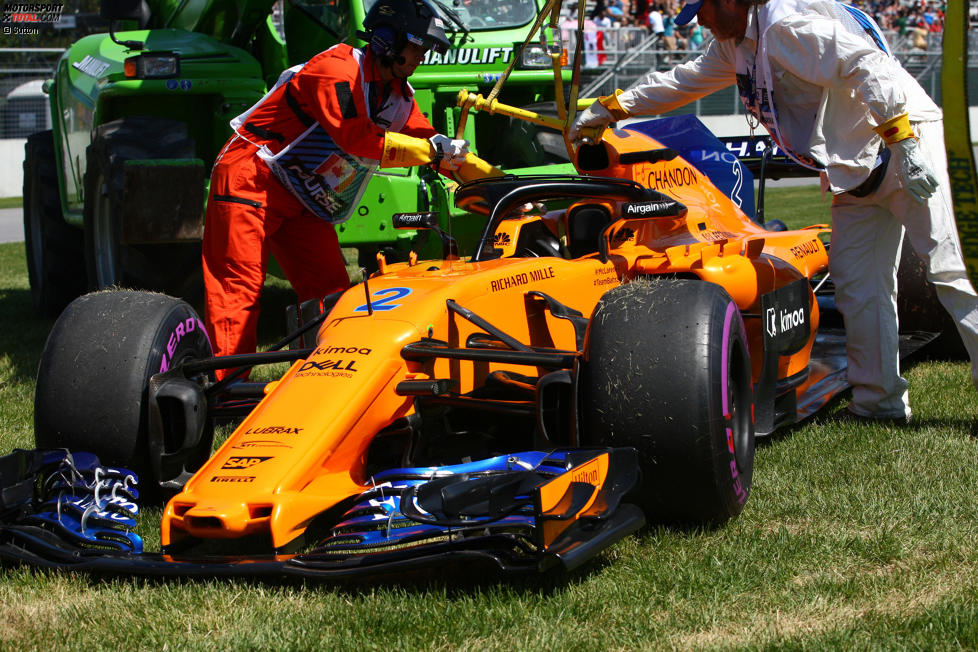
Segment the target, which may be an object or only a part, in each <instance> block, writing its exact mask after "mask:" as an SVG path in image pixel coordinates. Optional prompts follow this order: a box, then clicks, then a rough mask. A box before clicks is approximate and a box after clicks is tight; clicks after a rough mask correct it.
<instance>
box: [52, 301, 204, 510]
mask: <svg viewBox="0 0 978 652" xmlns="http://www.w3.org/2000/svg"><path fill="white" fill-rule="evenodd" d="M211 355H212V354H211V346H210V340H209V339H208V337H207V333H206V331H205V330H204V326H203V323H202V322H201V320H200V318H199V317H198V316H197V313H196V312H194V310H193V308H191V307H190V305H189V304H187V303H186V302H184V301H182V300H179V299H175V298H173V297H168V296H166V295H163V294H155V293H150V292H137V291H132V290H115V291H103V292H94V293H91V294H86V295H83V296H81V297H78V298H77V299H75V300H74V301H73V302H72V303H71V304H69V305H68V307H67V308H65V310H64V312H62V313H61V316H60V317H59V318H58V320H57V321H56V322H55V324H54V327H53V328H52V330H51V333H50V334H49V335H48V339H47V342H46V343H45V345H44V350H43V351H42V353H41V361H40V364H39V366H38V372H37V386H36V388H35V393H34V429H35V439H36V443H37V446H38V447H39V448H67V449H69V450H72V451H89V452H92V453H95V454H96V455H98V457H99V460H101V461H102V462H103V463H104V464H109V465H117V466H123V467H126V468H129V469H131V470H133V471H135V472H136V473H137V474H139V476H140V493H141V495H142V496H145V497H148V498H149V499H150V500H151V501H158V500H161V499H162V498H164V497H165V495H164V493H165V492H164V490H163V488H162V487H161V486H160V485H162V484H167V483H169V484H168V486H169V487H170V488H173V487H174V486H176V485H174V484H173V483H174V482H176V483H177V484H182V481H185V480H186V478H187V477H189V473H190V472H192V471H194V470H196V469H197V468H199V467H200V466H201V465H202V464H203V462H204V461H206V460H207V458H208V457H209V456H210V453H211V445H212V443H213V421H212V420H210V419H208V421H207V423H206V425H205V428H204V431H203V433H202V434H201V436H200V439H199V443H198V445H197V447H196V449H194V450H193V451H192V452H191V453H190V454H188V455H187V456H186V457H185V459H184V460H182V461H180V462H179V463H178V466H179V465H182V468H178V469H174V468H173V462H172V461H171V462H170V463H169V464H161V463H160V461H161V460H162V459H163V456H164V455H167V454H172V453H173V452H174V450H173V448H176V447H177V446H176V445H174V444H173V443H172V442H157V445H155V446H154V445H152V444H151V442H150V438H151V437H150V426H149V418H150V414H149V400H148V383H149V379H150V377H152V376H153V375H154V374H156V373H159V372H160V371H166V370H169V369H172V368H174V367H175V366H177V365H179V364H180V363H182V362H184V361H186V360H188V359H203V358H208V357H211ZM168 444H169V446H168ZM154 450H155V451H156V452H155V453H154V452H153V451H154ZM154 454H155V455H157V456H158V458H157V459H156V460H153V459H151V456H152V455H154ZM161 468H162V469H163V471H162V474H163V475H164V477H158V476H159V475H160V471H154V469H161Z"/></svg>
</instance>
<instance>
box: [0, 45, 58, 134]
mask: <svg viewBox="0 0 978 652" xmlns="http://www.w3.org/2000/svg"><path fill="white" fill-rule="evenodd" d="M63 52H64V50H62V49H60V48H0V138H26V137H27V136H29V135H30V134H32V133H34V132H35V131H40V130H42V129H50V128H51V112H50V108H49V104H48V101H47V95H45V94H44V92H43V91H42V90H41V85H42V84H43V82H44V80H45V79H48V78H50V77H51V75H52V73H53V71H54V69H55V67H56V65H57V62H58V59H59V58H60V57H61V54H62V53H63Z"/></svg>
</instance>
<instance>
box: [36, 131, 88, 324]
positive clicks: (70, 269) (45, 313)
mask: <svg viewBox="0 0 978 652" xmlns="http://www.w3.org/2000/svg"><path fill="white" fill-rule="evenodd" d="M82 241H83V236H82V232H81V229H78V228H76V227H73V226H71V225H70V224H68V223H67V222H65V221H64V218H63V217H62V214H61V198H60V193H59V191H58V165H57V161H56V160H55V149H54V137H53V136H52V134H51V131H50V130H48V131H40V132H38V133H35V134H31V135H30V136H28V137H27V146H26V148H25V153H24V246H25V248H26V250H27V276H28V278H29V280H30V285H31V302H32V303H33V305H34V311H35V312H36V313H37V314H38V315H40V316H41V317H50V318H54V317H57V316H58V313H60V312H61V311H62V310H63V309H64V307H65V306H67V305H68V303H69V302H71V300H72V299H74V298H75V297H77V296H78V295H79V294H81V293H82V292H84V291H85V258H84V256H83V255H82Z"/></svg>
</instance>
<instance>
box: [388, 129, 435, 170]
mask: <svg viewBox="0 0 978 652" xmlns="http://www.w3.org/2000/svg"><path fill="white" fill-rule="evenodd" d="M434 158H435V148H434V147H432V145H431V143H430V142H428V141H427V140H425V139H424V138H415V137H414V136H408V135H406V134H402V133H398V132H396V131H388V132H386V133H385V134H384V153H383V154H382V155H381V157H380V167H382V168H406V167H411V166H414V165H424V164H426V163H431V161H432V160H434Z"/></svg>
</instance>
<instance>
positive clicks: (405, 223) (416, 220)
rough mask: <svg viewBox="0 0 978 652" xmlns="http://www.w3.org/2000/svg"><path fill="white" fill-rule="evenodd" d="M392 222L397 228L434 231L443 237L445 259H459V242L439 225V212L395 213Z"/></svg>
mask: <svg viewBox="0 0 978 652" xmlns="http://www.w3.org/2000/svg"><path fill="white" fill-rule="evenodd" d="M391 222H392V223H393V224H394V228H395V229H423V230H428V231H434V232H435V233H437V234H438V237H440V238H441V255H442V258H444V259H445V260H458V242H456V241H455V238H453V237H452V236H450V235H448V234H447V233H445V232H444V231H442V230H441V228H440V227H439V226H438V213H430V212H429V213H394V214H393V215H392V216H391Z"/></svg>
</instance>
